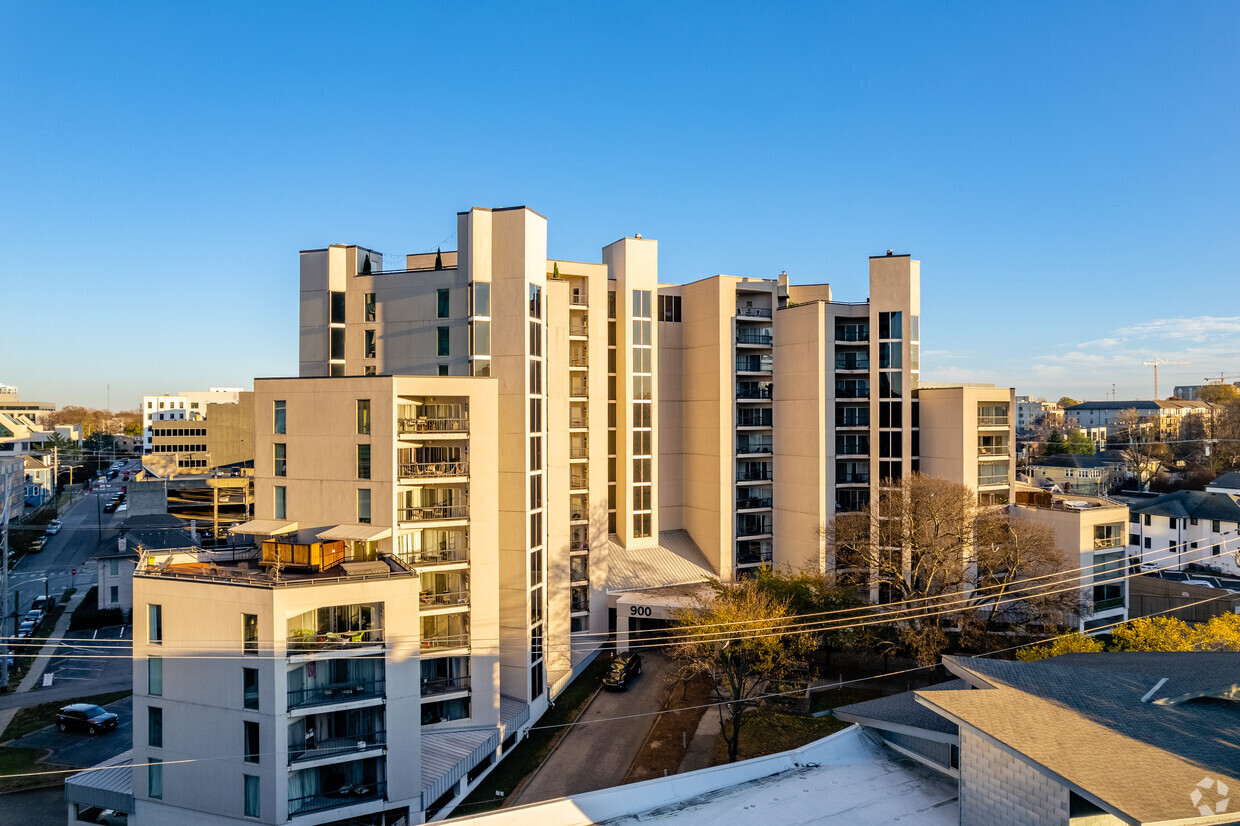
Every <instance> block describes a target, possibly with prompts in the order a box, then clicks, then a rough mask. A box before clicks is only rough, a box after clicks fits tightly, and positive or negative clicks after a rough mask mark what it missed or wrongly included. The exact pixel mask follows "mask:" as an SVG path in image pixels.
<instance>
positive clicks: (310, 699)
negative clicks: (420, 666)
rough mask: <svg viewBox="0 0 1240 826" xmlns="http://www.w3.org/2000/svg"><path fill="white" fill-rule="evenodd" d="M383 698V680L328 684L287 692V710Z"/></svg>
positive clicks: (366, 679) (364, 679)
mask: <svg viewBox="0 0 1240 826" xmlns="http://www.w3.org/2000/svg"><path fill="white" fill-rule="evenodd" d="M382 696H383V680H380V679H374V678H363V679H357V680H350V681H348V682H341V683H330V684H328V685H322V686H315V687H313V688H299V689H292V688H290V689H289V691H288V709H289V711H293V710H294V709H299V708H309V707H311V706H321V705H327V704H328V703H348V702H352V701H353V700H368V699H371V698H374V697H382Z"/></svg>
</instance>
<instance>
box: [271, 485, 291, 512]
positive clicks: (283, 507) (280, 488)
mask: <svg viewBox="0 0 1240 826" xmlns="http://www.w3.org/2000/svg"><path fill="white" fill-rule="evenodd" d="M287 499H288V488H286V487H284V485H276V486H275V499H274V502H273V504H274V507H273V508H272V514H271V515H272V517H273V518H275V519H287V518H288V516H287V514H288V501H287Z"/></svg>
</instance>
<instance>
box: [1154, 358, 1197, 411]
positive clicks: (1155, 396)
mask: <svg viewBox="0 0 1240 826" xmlns="http://www.w3.org/2000/svg"><path fill="white" fill-rule="evenodd" d="M1160 364H1192V362H1191V361H1167V360H1166V359H1160V358H1158V357H1157V356H1155V357H1154V360H1153V361H1143V362H1141V366H1142V367H1153V368H1154V401H1158V365H1160Z"/></svg>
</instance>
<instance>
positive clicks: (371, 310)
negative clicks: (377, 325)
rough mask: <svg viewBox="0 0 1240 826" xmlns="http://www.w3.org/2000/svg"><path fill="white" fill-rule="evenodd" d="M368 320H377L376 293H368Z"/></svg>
mask: <svg viewBox="0 0 1240 826" xmlns="http://www.w3.org/2000/svg"><path fill="white" fill-rule="evenodd" d="M365 295H366V320H367V321H374V320H375V294H374V293H366V294H365Z"/></svg>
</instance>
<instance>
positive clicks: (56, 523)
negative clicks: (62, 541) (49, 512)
mask: <svg viewBox="0 0 1240 826" xmlns="http://www.w3.org/2000/svg"><path fill="white" fill-rule="evenodd" d="M43 533H45V534H47V535H48V536H55V535H56V534H58V533H60V520H59V519H53V520H52V521H51V522H48V523H47V527H45V528H44V529H43Z"/></svg>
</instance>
